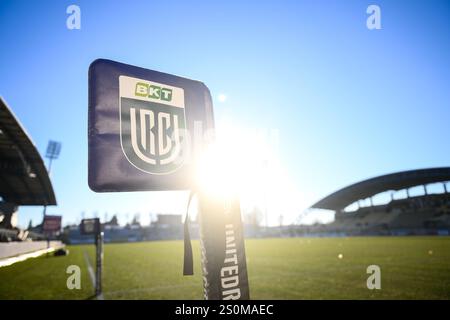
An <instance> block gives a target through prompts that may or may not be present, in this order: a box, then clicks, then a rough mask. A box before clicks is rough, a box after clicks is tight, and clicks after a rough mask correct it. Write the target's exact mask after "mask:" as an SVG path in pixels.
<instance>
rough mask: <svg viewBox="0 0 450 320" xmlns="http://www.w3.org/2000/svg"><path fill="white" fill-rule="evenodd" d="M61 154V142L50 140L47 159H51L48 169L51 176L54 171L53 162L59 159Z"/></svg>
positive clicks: (46, 154)
mask: <svg viewBox="0 0 450 320" xmlns="http://www.w3.org/2000/svg"><path fill="white" fill-rule="evenodd" d="M60 152H61V142H57V141H52V140H50V141H49V142H48V145H47V151H46V153H45V157H46V158H48V159H49V162H48V169H47V170H48V174H49V175H50V171H51V170H52V161H53V160H54V159H58V157H59V154H60Z"/></svg>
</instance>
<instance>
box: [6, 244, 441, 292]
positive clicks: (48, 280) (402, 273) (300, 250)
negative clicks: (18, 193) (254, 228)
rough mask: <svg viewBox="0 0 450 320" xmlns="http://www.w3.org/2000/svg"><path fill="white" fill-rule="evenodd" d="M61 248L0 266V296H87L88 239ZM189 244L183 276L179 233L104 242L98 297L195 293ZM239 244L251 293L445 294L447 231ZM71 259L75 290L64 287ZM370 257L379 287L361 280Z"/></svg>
mask: <svg viewBox="0 0 450 320" xmlns="http://www.w3.org/2000/svg"><path fill="white" fill-rule="evenodd" d="M68 248H69V250H70V254H69V256H65V257H48V258H47V257H45V256H44V257H40V258H35V259H29V260H27V261H24V262H20V263H17V264H15V265H12V266H8V267H3V268H0V299H88V298H89V297H90V296H91V295H92V293H93V286H92V283H91V280H90V278H89V274H88V270H87V264H86V261H85V258H84V252H85V251H86V252H87V253H88V254H89V256H90V260H91V261H92V263H93V262H94V261H95V259H94V246H87V245H83V246H69V247H68ZM193 249H194V254H195V257H194V258H195V260H194V261H195V264H194V272H195V275H194V276H189V277H183V276H182V257H183V243H182V242H181V241H161V242H140V243H124V244H107V245H105V260H104V278H103V290H104V297H105V299H202V278H201V269H200V254H199V252H200V251H199V246H198V242H196V241H194V242H193ZM246 250H247V263H248V273H249V282H250V295H251V298H252V299H450V237H378V238H375V237H373V238H372V237H361V238H293V239H292V238H291V239H258V240H256V239H255V240H253V239H250V240H247V241H246ZM339 255H342V258H341V259H340V258H339ZM72 264H76V265H78V266H80V268H81V270H82V275H81V276H82V279H81V286H82V289H81V290H68V289H67V287H66V280H67V277H68V276H69V275H68V274H66V268H67V267H68V266H69V265H72ZM371 264H376V265H379V266H380V268H381V290H368V289H367V287H366V280H367V277H368V276H369V275H368V274H367V273H366V268H367V266H369V265H371ZM93 266H94V267H95V265H93Z"/></svg>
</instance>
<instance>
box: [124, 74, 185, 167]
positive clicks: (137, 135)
mask: <svg viewBox="0 0 450 320" xmlns="http://www.w3.org/2000/svg"><path fill="white" fill-rule="evenodd" d="M119 93H120V138H121V145H122V150H123V152H124V154H125V156H126V158H127V159H128V161H129V162H130V163H131V164H133V165H134V166H135V167H136V168H138V169H140V170H142V171H144V172H147V173H151V174H167V173H171V172H173V171H175V170H176V169H178V168H179V167H180V166H181V165H182V164H183V150H182V149H183V148H182V146H183V137H184V134H185V129H186V120H185V119H186V117H185V110H184V90H183V89H182V88H177V87H173V86H169V85H165V84H161V83H157V82H152V81H146V80H142V79H138V78H132V77H128V76H120V77H119Z"/></svg>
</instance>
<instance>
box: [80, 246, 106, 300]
mask: <svg viewBox="0 0 450 320" xmlns="http://www.w3.org/2000/svg"><path fill="white" fill-rule="evenodd" d="M83 253H84V260H85V261H86V264H87V267H88V272H89V277H90V278H91V282H92V287H93V288H94V289H95V274H94V268H92V265H91V261H90V260H89V256H88V254H87V252H86V251H84V252H83ZM97 300H104V297H103V293H102V294H100V295H98V296H97Z"/></svg>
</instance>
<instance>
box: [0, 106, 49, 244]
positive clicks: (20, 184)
mask: <svg viewBox="0 0 450 320" xmlns="http://www.w3.org/2000/svg"><path fill="white" fill-rule="evenodd" d="M49 205H56V198H55V194H54V192H53V187H52V184H51V181H50V178H49V176H48V173H47V169H46V167H45V164H44V161H43V159H42V157H41V155H40V154H39V152H38V150H37V149H36V146H35V145H34V144H33V142H32V141H31V139H30V137H29V136H28V134H27V133H26V131H25V130H24V128H23V127H22V125H21V124H20V123H19V121H18V120H17V118H16V117H15V116H14V114H13V112H12V111H11V109H10V108H9V107H8V106H7V104H6V102H5V101H4V100H3V98H1V97H0V241H14V240H16V241H23V240H26V239H30V238H33V239H35V238H40V237H42V235H39V234H37V233H33V232H26V231H24V230H20V229H19V228H17V214H18V209H19V206H49Z"/></svg>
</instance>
